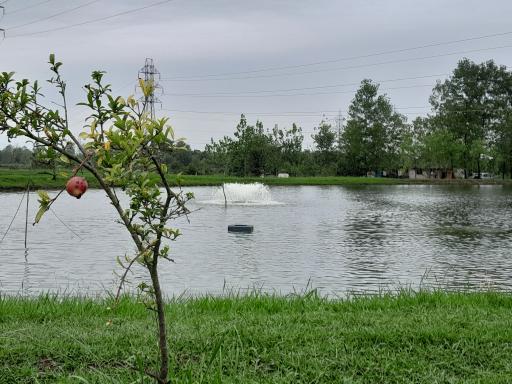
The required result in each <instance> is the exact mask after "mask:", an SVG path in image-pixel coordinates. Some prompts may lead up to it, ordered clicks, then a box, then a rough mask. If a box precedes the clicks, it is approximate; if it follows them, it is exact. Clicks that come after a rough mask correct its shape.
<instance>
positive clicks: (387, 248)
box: [0, 185, 512, 294]
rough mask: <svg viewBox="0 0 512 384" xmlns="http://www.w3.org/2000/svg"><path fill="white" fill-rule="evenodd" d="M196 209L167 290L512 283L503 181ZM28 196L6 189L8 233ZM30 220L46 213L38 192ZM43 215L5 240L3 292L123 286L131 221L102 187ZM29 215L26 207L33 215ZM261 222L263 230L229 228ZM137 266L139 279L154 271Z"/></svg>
mask: <svg viewBox="0 0 512 384" xmlns="http://www.w3.org/2000/svg"><path fill="white" fill-rule="evenodd" d="M191 190H192V191H193V192H194V193H195V195H196V201H195V202H194V203H192V207H191V208H192V209H197V208H201V209H200V210H199V211H197V212H195V213H194V214H193V215H192V216H191V217H190V223H188V222H187V221H186V220H178V221H177V222H175V223H174V224H175V225H176V226H177V227H179V228H180V229H181V231H182V232H183V234H184V236H182V237H181V238H179V240H178V241H177V242H175V243H173V244H171V249H172V257H173V259H174V260H175V263H162V285H163V287H164V289H165V291H166V293H167V294H180V293H182V292H184V291H187V292H190V293H191V294H200V293H221V292H222V290H223V289H224V288H225V285H227V286H228V287H235V288H252V287H263V289H266V290H270V291H279V292H283V293H286V292H292V291H294V290H300V289H301V288H303V287H305V286H306V285H307V284H308V281H311V283H312V285H313V287H317V288H319V290H320V291H321V292H323V293H327V294H343V293H344V292H348V291H353V290H371V291H375V290H379V289H383V288H389V287H399V286H410V285H412V286H414V287H417V286H419V285H420V284H423V285H429V284H438V285H442V286H446V287H456V288H460V287H473V288H479V287H486V286H493V287H496V288H499V289H510V288H511V286H512V279H511V275H512V260H511V259H510V257H509V249H510V247H511V245H512V240H511V239H512V238H511V235H512V215H511V213H512V194H511V193H510V192H512V189H510V188H507V187H501V186H485V187H484V186H482V187H475V186H464V187H453V186H416V185H415V186H363V187H361V186H359V187H332V186H329V187H271V188H270V191H271V194H272V200H273V201H279V202H281V203H283V204H280V205H254V206H229V207H228V208H227V209H225V208H224V207H223V206H218V205H211V204H205V203H201V202H202V201H208V200H209V199H211V196H212V194H214V193H215V189H214V188H206V187H205V188H191ZM20 196H21V195H20V194H17V193H3V194H0V233H3V231H4V230H5V229H6V228H7V225H8V224H9V221H10V219H11V218H12V215H13V213H14V212H13V208H15V207H16V206H17V203H18V201H19V198H20ZM30 204H31V206H30V215H31V217H30V219H31V220H32V219H33V217H32V216H33V214H34V213H35V212H36V206H35V204H36V202H35V199H31V201H30ZM52 209H53V210H55V215H53V214H51V213H48V214H47V215H46V216H45V217H44V219H43V222H42V223H41V224H40V225H37V226H35V227H29V234H28V240H29V248H28V249H27V250H25V248H24V247H23V241H24V239H23V237H24V217H23V218H21V217H19V218H17V219H16V221H15V222H14V224H13V227H12V229H11V230H10V231H9V233H8V236H7V237H6V239H5V241H4V242H3V243H2V244H0V293H4V292H7V293H23V294H36V293H38V292H42V291H61V292H62V291H67V292H73V293H89V294H90V293H105V292H106V291H108V290H111V289H112V287H113V286H114V285H115V282H116V276H115V275H114V273H113V271H115V270H117V271H118V272H119V267H118V266H117V265H116V263H115V258H116V257H117V256H121V257H122V256H123V255H125V254H128V255H130V254H133V252H134V249H133V246H132V244H131V240H130V238H129V236H128V235H127V234H126V233H125V230H124V229H123V227H121V226H120V225H118V224H116V223H115V222H114V221H115V219H116V216H115V212H114V210H113V209H112V207H111V206H110V205H109V204H108V202H107V200H106V199H105V197H104V195H103V193H102V192H101V191H90V192H88V193H87V194H86V195H85V196H84V197H83V198H82V199H81V200H79V201H77V200H76V199H59V200H58V201H57V202H56V204H55V205H54V206H53V208H52ZM22 216H23V215H22ZM235 223H240V224H252V225H254V227H255V230H254V232H253V233H252V234H249V235H248V234H232V233H228V232H227V226H228V225H229V224H235ZM146 277H147V276H146V272H145V271H144V270H143V269H140V268H139V269H136V271H135V275H134V277H133V279H132V281H133V283H136V282H137V281H138V280H140V279H144V278H146Z"/></svg>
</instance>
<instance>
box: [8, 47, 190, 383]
mask: <svg viewBox="0 0 512 384" xmlns="http://www.w3.org/2000/svg"><path fill="white" fill-rule="evenodd" d="M49 63H50V66H51V71H52V78H51V79H50V80H49V82H50V83H51V84H53V85H54V86H55V87H56V88H57V90H58V92H59V93H60V95H61V96H62V100H63V108H62V109H51V108H50V107H48V106H45V105H43V104H42V97H41V89H40V87H39V85H38V82H37V81H36V82H33V83H31V82H29V81H28V80H27V79H22V80H19V81H16V80H15V79H14V74H13V73H7V72H3V73H2V74H1V76H0V90H1V93H0V133H5V134H7V136H8V137H9V138H15V137H24V138H26V139H28V140H31V141H33V142H34V143H37V144H38V145H40V146H42V147H43V148H45V149H50V148H51V149H53V150H54V151H55V152H57V153H59V154H60V156H61V159H62V160H63V161H66V162H71V163H74V164H75V165H76V167H75V171H74V173H76V172H77V171H78V170H79V169H80V168H85V169H87V170H88V171H89V172H90V173H91V175H92V177H94V178H95V179H96V180H97V181H98V183H99V185H100V186H101V188H103V190H104V191H105V193H106V195H107V197H108V199H109V200H110V202H111V204H112V205H113V207H114V208H115V210H116V212H117V214H118V216H119V219H120V222H121V223H122V225H124V227H125V228H126V230H127V231H128V233H129V234H130V236H131V238H132V241H133V244H134V245H135V248H136V253H135V254H134V255H133V256H131V257H128V256H126V257H125V258H124V259H122V260H121V259H118V261H119V263H120V264H121V265H122V266H123V267H124V268H125V272H124V274H123V276H122V277H121V282H120V285H119V288H118V291H117V294H116V297H117V298H119V295H120V292H121V288H122V286H123V283H124V282H125V279H126V275H127V273H128V271H129V270H130V269H131V267H132V266H133V265H134V264H135V263H138V264H140V265H142V266H144V267H145V268H147V270H148V272H149V276H150V279H151V283H150V284H144V283H143V284H141V285H140V286H139V288H140V289H141V291H142V292H143V293H144V294H146V295H147V300H148V301H147V305H148V307H149V308H150V309H151V310H152V311H154V313H155V314H156V318H157V329H158V348H159V360H160V363H159V368H158V369H157V370H147V371H145V373H146V374H148V375H150V376H151V377H153V378H154V379H155V380H156V381H157V382H158V383H160V384H164V383H168V382H169V377H168V376H169V352H168V342H167V326H166V319H165V311H164V301H163V294H162V290H161V287H160V280H159V272H158V265H159V261H160V260H164V259H169V246H168V245H167V244H164V240H165V239H167V240H170V241H173V240H176V238H177V237H178V236H179V235H180V232H179V230H177V229H173V228H171V227H169V226H168V222H169V220H172V219H175V218H177V217H179V216H182V215H186V214H187V213H188V212H189V211H188V209H187V208H186V206H185V204H186V202H187V201H188V200H189V199H191V198H192V197H193V196H192V195H191V194H183V193H181V192H175V191H173V190H172V189H171V188H170V186H169V183H168V182H167V179H166V173H167V167H166V166H165V164H162V163H161V162H160V161H159V159H160V158H161V156H162V153H163V152H166V151H169V150H172V149H173V147H174V144H173V142H174V141H173V131H172V128H171V127H170V126H168V124H167V119H157V120H153V119H152V118H151V116H150V114H149V113H148V111H147V108H146V104H145V103H142V104H140V103H138V102H137V101H136V100H135V99H134V97H133V96H130V97H129V98H128V99H126V100H124V99H123V98H121V97H114V96H112V94H111V89H110V86H109V85H105V84H104V83H103V72H99V71H95V72H93V74H92V83H91V84H88V85H86V86H85V89H86V91H87V96H86V101H85V102H84V103H81V105H83V106H85V107H86V108H88V109H89V110H90V115H89V117H88V119H87V120H86V121H87V125H86V126H85V128H86V130H84V132H82V133H81V134H80V135H79V137H80V138H81V139H82V140H83V141H82V142H81V141H80V140H79V139H78V137H77V136H76V135H75V134H74V133H73V132H72V130H71V129H70V126H69V121H68V113H67V104H66V100H67V99H66V86H67V84H66V82H65V81H64V80H63V79H62V78H61V75H60V72H59V68H60V67H61V65H62V63H60V62H57V61H55V57H54V55H50V61H49ZM140 85H141V88H142V91H143V94H144V96H145V99H147V98H148V96H149V95H151V94H152V92H153V91H154V87H153V84H151V83H146V82H144V81H143V80H141V81H140ZM70 141H71V142H72V143H73V144H74V145H76V147H77V148H78V151H79V153H80V156H79V155H77V154H76V153H74V151H71V148H70V146H69V145H68V143H69V142H70ZM114 186H120V187H121V188H122V189H123V191H124V192H125V194H126V195H127V196H128V204H127V205H124V204H123V203H122V202H121V200H120V199H119V198H118V192H116V190H115V189H114ZM161 188H163V190H162V189H161ZM39 196H40V199H39V203H40V210H39V212H38V213H37V215H36V222H39V220H41V217H42V215H43V214H44V213H45V212H46V211H47V210H48V209H49V208H50V206H51V204H53V202H54V201H55V200H56V199H57V198H58V197H59V196H60V193H59V194H57V195H56V196H55V197H53V198H50V196H49V195H48V194H47V193H46V192H43V191H40V192H39Z"/></svg>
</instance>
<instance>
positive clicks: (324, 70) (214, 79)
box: [161, 45, 512, 82]
mask: <svg viewBox="0 0 512 384" xmlns="http://www.w3.org/2000/svg"><path fill="white" fill-rule="evenodd" d="M504 48H512V45H500V46H496V47H489V48H480V49H471V50H467V51H458V52H450V53H442V54H437V55H430V56H421V57H412V58H407V59H396V60H388V61H381V62H377V63H369V64H358V65H350V66H346V67H338V68H323V69H316V70H311V71H302V72H290V73H280V74H270V75H257V76H245V77H225V78H213V79H197V78H188V79H185V78H182V79H176V78H162V79H161V81H176V82H177V81H219V80H222V81H225V80H245V79H263V78H275V77H285V76H297V75H305V74H311V73H319V72H336V71H343V70H348V69H359V68H365V67H374V66H379V65H386V64H396V63H406V62H411V61H416V60H426V59H435V58H438V57H446V56H454V55H462V54H466V53H475V52H484V51H491V50H495V49H504Z"/></svg>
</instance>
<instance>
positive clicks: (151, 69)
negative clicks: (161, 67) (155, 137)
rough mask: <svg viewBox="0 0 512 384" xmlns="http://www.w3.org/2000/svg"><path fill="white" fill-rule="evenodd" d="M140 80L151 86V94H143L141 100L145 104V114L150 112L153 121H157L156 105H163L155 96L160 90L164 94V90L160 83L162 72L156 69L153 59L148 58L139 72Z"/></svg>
mask: <svg viewBox="0 0 512 384" xmlns="http://www.w3.org/2000/svg"><path fill="white" fill-rule="evenodd" d="M139 79H142V80H144V83H145V84H151V92H150V93H149V94H148V95H147V96H145V95H144V94H143V95H142V97H141V98H140V99H139V100H140V101H142V102H144V109H145V112H149V115H150V116H151V119H155V104H157V103H159V104H161V103H162V102H161V101H160V99H159V98H158V97H156V96H155V91H156V90H157V89H158V90H160V91H161V92H163V88H162V87H161V86H160V83H159V80H160V71H158V69H156V67H155V63H154V62H153V59H150V58H146V62H145V64H144V66H143V67H142V68H141V69H140V70H139Z"/></svg>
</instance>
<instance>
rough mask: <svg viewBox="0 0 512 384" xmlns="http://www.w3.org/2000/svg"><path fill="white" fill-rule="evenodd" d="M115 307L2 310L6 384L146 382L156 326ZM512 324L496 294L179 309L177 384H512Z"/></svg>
mask: <svg viewBox="0 0 512 384" xmlns="http://www.w3.org/2000/svg"><path fill="white" fill-rule="evenodd" d="M111 304H112V303H110V302H109V301H108V300H106V301H103V300H94V299H87V298H72V297H68V298H62V299H60V298H54V297H39V298H35V299H26V298H17V297H2V298H0V383H16V384H19V383H135V382H137V383H138V382H141V381H137V380H138V379H139V378H140V376H139V374H138V373H137V371H134V370H131V369H129V368H127V367H128V366H129V365H131V364H133V361H134V360H136V357H139V358H141V359H142V360H144V361H146V362H147V361H153V360H154V358H155V357H154V356H155V349H154V347H155V330H154V320H153V318H152V316H151V315H150V314H149V313H148V311H147V310H146V309H144V307H143V306H142V305H141V304H138V303H136V302H135V300H134V299H130V298H125V299H123V301H122V302H121V303H120V305H119V306H118V308H117V309H115V310H113V309H110V308H111V307H112V305H111ZM511 313H512V295H510V294H505V293H493V292H489V293H443V292H433V293H427V292H425V293H421V292H420V293H402V294H398V295H383V296H378V297H360V298H353V299H350V300H335V301H330V300H327V299H324V298H318V297H316V296H314V295H310V296H302V297H277V296H265V295H252V296H251V295H249V296H246V297H227V298H220V297H203V298H195V299H186V300H176V301H171V302H170V303H169V305H168V307H167V315H168V321H169V332H170V348H171V364H172V375H173V381H172V382H173V383H200V382H202V383H510V382H512V359H511V356H512V316H511ZM109 321H112V324H111V325H107V323H109ZM144 382H147V383H149V382H150V381H149V380H146V381H144Z"/></svg>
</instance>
